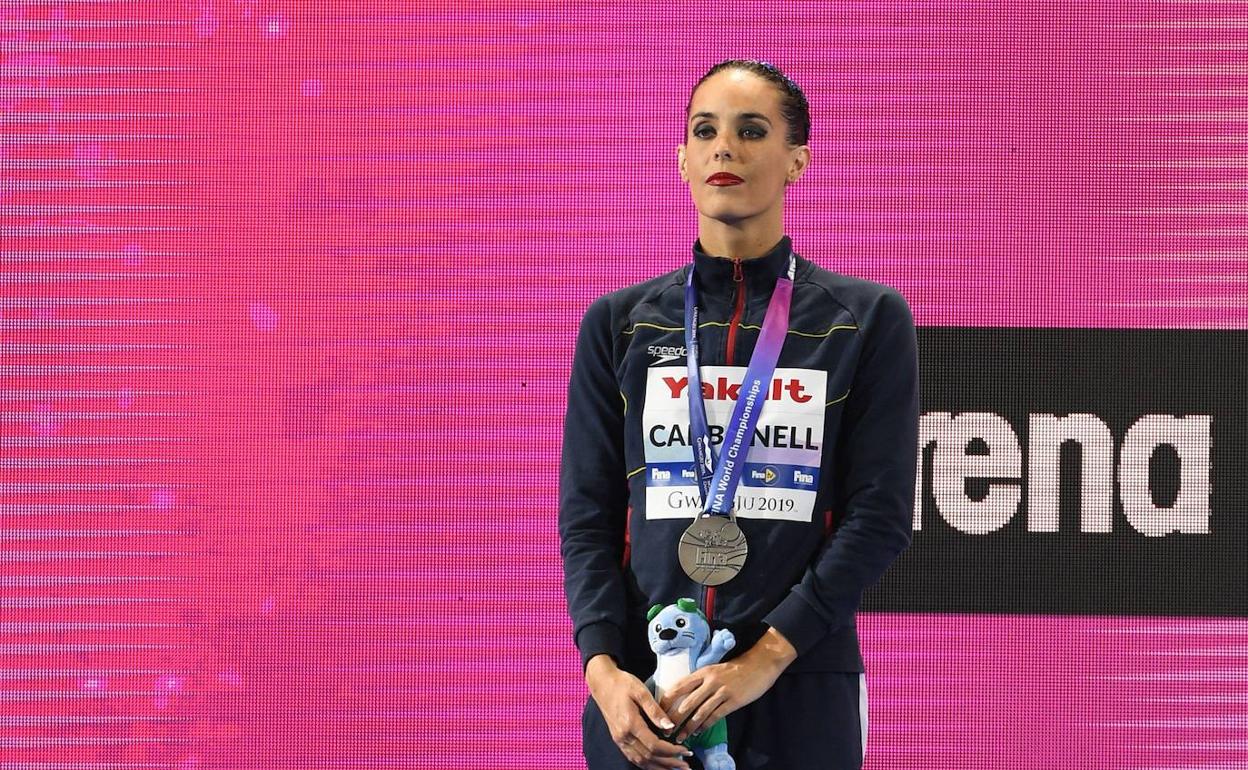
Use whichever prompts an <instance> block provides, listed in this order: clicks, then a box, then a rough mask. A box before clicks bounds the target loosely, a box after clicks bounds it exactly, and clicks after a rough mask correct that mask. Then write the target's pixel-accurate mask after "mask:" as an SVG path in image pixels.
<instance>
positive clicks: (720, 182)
mask: <svg viewBox="0 0 1248 770" xmlns="http://www.w3.org/2000/svg"><path fill="white" fill-rule="evenodd" d="M744 181H745V180H744V179H742V178H741V177H739V176H737V175H736V174H729V173H728V172H727V171H720V172H719V173H717V174H711V175H710V176H708V177H707V178H706V183H707V184H709V185H713V186H715V187H729V186H731V185H734V184H741V183H742V182H744Z"/></svg>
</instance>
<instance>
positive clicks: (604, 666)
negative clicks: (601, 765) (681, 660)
mask: <svg viewBox="0 0 1248 770" xmlns="http://www.w3.org/2000/svg"><path fill="white" fill-rule="evenodd" d="M585 684H587V685H588V686H589V693H590V695H592V696H593V698H594V702H595V703H597V704H598V710H599V711H601V712H602V717H603V719H604V720H606V722H607V727H608V728H609V729H610V731H611V739H612V740H613V741H615V745H616V746H619V747H620V751H621V752H622V753H623V754H624V756H625V757H627V758H628V761H629V762H632V763H633V764H634V765H637V766H638V767H642V768H645V770H660V768H662V769H663V770H667V768H681V770H689V766H688V765H687V764H685V762H684V759H683V757H687V756H690V755H692V754H693V752H692V751H690V750H689V749H687V748H685V747H684V746H678V745H676V744H675V743H668V742H667V741H665V740H663V739H662V738H660V737H659V736H658V735H655V733H654V731H653V730H652V729H650V726H649V725H647V724H646V722H645V720H644V719H642V717H641V715H642V713H643V712H644V713H645V714H646V716H647V717H649V718H650V721H651V722H653V723H654V724H656V725H658V726H659V727H661V728H662V729H664V730H672V729H674V728H675V727H676V725H674V724H672V722H671V721H670V720H668V718H667V714H665V713H663V710H662V709H661V708H659V704H658V703H657V702H656V701H655V700H654V696H653V695H651V694H650V691H649V690H647V689H646V685H645V684H644V683H643V682H642V681H641V680H640V679H638V678H637V677H635V676H633V675H632V674H630V673H628V672H627V671H622V670H620V668H619V667H618V666H616V665H615V660H614V659H613V658H612V657H611V656H610V655H595V656H594V657H593V658H591V659H590V661H589V665H587V666H586V667H585Z"/></svg>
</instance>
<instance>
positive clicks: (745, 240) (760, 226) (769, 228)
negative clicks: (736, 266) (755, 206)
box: [698, 210, 784, 260]
mask: <svg viewBox="0 0 1248 770" xmlns="http://www.w3.org/2000/svg"><path fill="white" fill-rule="evenodd" d="M763 216H764V217H765V218H751V219H749V220H744V221H742V222H738V223H734V224H729V223H726V222H721V221H720V220H718V219H712V218H711V217H707V216H702V215H701V214H699V215H698V242H699V243H700V244H701V245H702V250H703V251H705V252H706V253H707V254H709V255H711V256H712V257H723V258H725V259H742V260H745V259H755V258H757V257H761V256H763V255H764V254H766V253H767V252H768V251H769V250H770V249H771V248H772V247H773V246H775V245H776V242H778V241H779V240H780V239H781V238H783V237H784V220H783V218H782V217H781V216H780V211H779V210H777V211H776V212H775V214H774V215H772V213H771V212H767V213H766V214H764V215H763Z"/></svg>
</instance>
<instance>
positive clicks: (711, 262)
mask: <svg viewBox="0 0 1248 770" xmlns="http://www.w3.org/2000/svg"><path fill="white" fill-rule="evenodd" d="M792 247H793V242H792V239H790V238H789V236H787V235H786V236H784V237H782V238H781V239H780V240H779V241H778V242H777V243H776V245H775V246H772V247H771V249H769V250H768V251H767V253H766V254H763V255H762V256H760V257H755V258H754V259H743V260H741V278H742V280H743V281H744V282H745V285H746V292H747V294H748V295H749V296H751V297H760V296H766V295H770V294H771V291H772V289H774V288H776V279H777V278H779V277H780V276H781V275H784V274H785V273H787V272H788V269H789V254H790V252H791V251H792ZM735 261H736V260H733V259H728V258H725V257H713V256H711V255H710V254H707V253H706V252H705V251H703V250H702V242H701V241H699V240H695V241H694V242H693V265H694V281H695V282H696V283H697V287H698V291H699V293H705V294H709V295H712V296H717V297H732V296H733V294H734V293H735V291H736V285H735V283H734V281H733V272H734V268H735V264H734V262H735Z"/></svg>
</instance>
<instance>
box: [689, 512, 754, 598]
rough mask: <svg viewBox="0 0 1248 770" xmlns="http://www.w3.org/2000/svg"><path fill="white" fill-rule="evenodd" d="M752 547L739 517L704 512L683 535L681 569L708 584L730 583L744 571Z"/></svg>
mask: <svg viewBox="0 0 1248 770" xmlns="http://www.w3.org/2000/svg"><path fill="white" fill-rule="evenodd" d="M748 551H749V548H748V547H747V545H746V543H745V533H744V532H742V531H741V528H740V527H738V526H737V522H736V519H735V518H729V517H728V516H712V515H706V514H704V515H700V516H698V517H697V518H696V519H694V520H693V523H692V524H690V525H689V528H688V529H686V530H685V532H684V534H682V535H681V536H680V543H679V545H677V547H676V555H677V558H679V559H680V566H681V569H683V570H684V571H685V574H686V575H688V576H689V577H690V578H691V579H693V580H694V581H696V582H698V583H701V584H702V585H706V586H717V585H720V584H721V583H726V582H728V581H729V580H731V579H732V578H734V577H735V576H736V574H737V573H738V572H740V571H741V567H742V566H744V565H745V556H746V553H747V552H748Z"/></svg>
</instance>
